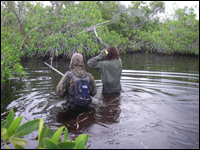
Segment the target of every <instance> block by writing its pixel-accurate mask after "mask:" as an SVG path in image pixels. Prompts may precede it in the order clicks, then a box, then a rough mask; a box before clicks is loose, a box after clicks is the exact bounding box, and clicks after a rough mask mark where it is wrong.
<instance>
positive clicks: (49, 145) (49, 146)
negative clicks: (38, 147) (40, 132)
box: [44, 138, 59, 149]
mask: <svg viewBox="0 0 200 150" xmlns="http://www.w3.org/2000/svg"><path fill="white" fill-rule="evenodd" d="M44 145H45V147H46V149H59V147H58V146H57V145H56V144H55V143H54V142H52V141H51V140H49V139H46V138H45V139H44Z"/></svg>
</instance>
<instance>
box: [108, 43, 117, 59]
mask: <svg viewBox="0 0 200 150" xmlns="http://www.w3.org/2000/svg"><path fill="white" fill-rule="evenodd" d="M106 49H107V51H108V55H107V56H106V59H107V60H111V59H119V58H120V55H119V51H118V49H117V48H116V47H115V46H108V47H107V48H106Z"/></svg>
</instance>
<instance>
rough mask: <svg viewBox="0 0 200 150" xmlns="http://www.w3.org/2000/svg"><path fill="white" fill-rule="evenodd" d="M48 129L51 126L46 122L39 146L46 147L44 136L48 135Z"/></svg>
mask: <svg viewBox="0 0 200 150" xmlns="http://www.w3.org/2000/svg"><path fill="white" fill-rule="evenodd" d="M48 131H49V127H48V125H47V124H46V125H45V126H44V128H43V129H42V131H41V134H40V139H38V148H44V138H46V137H47V134H48Z"/></svg>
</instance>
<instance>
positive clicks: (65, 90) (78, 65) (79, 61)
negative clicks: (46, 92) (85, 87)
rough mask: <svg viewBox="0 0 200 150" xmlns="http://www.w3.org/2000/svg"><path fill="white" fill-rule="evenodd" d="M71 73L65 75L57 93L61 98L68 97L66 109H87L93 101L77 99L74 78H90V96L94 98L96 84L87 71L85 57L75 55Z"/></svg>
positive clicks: (72, 59) (57, 88) (72, 60)
mask: <svg viewBox="0 0 200 150" xmlns="http://www.w3.org/2000/svg"><path fill="white" fill-rule="evenodd" d="M69 69H70V71H69V72H67V73H65V74H64V76H63V77H62V78H61V80H60V82H59V83H58V85H57V87H56V93H57V95H59V96H60V97H62V98H63V97H65V96H67V100H66V101H67V102H66V104H65V107H66V109H68V108H76V107H85V106H88V105H89V104H91V102H92V99H91V98H89V99H87V100H84V101H81V100H76V99H75V84H74V80H73V76H76V79H77V78H88V80H89V93H88V95H89V96H94V95H95V94H96V93H97V88H96V83H95V80H94V78H93V76H92V75H91V74H90V73H88V72H86V71H85V67H84V62H83V56H82V55H81V54H79V53H75V54H73V56H72V58H71V62H70V66H69Z"/></svg>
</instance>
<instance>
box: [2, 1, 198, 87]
mask: <svg viewBox="0 0 200 150" xmlns="http://www.w3.org/2000/svg"><path fill="white" fill-rule="evenodd" d="M194 9H195V8H188V7H185V8H183V9H181V8H179V9H175V10H174V12H173V14H172V16H166V17H165V18H164V19H162V20H161V19H160V18H159V17H158V14H159V13H164V12H165V3H164V2H162V1H152V2H150V3H149V5H145V3H144V2H142V1H133V2H132V3H131V5H130V6H129V7H128V8H126V7H125V6H124V5H122V4H121V3H119V2H118V1H80V2H78V1H76V3H75V2H74V1H51V6H46V7H44V6H43V4H42V3H40V2H36V3H34V2H31V1H1V83H2V84H3V83H5V81H6V80H7V79H8V78H11V77H13V76H18V77H20V76H22V75H25V72H24V70H23V67H22V66H21V65H20V59H21V58H32V57H34V58H41V57H50V56H51V57H53V58H54V57H57V56H63V57H67V58H70V57H71V56H72V54H73V53H75V52H79V53H82V54H83V55H84V57H91V56H94V55H95V54H97V53H99V52H100V50H101V49H102V46H101V45H100V44H99V43H98V41H97V40H96V37H95V34H94V32H93V30H90V31H88V32H82V31H84V29H86V28H88V27H91V26H94V25H97V24H99V23H102V22H105V21H108V20H110V21H108V22H106V23H104V24H102V25H101V26H99V27H98V28H96V31H97V34H98V36H99V37H101V39H102V41H103V42H104V43H106V44H107V45H115V46H117V47H118V48H119V50H120V52H127V51H145V52H159V53H163V54H173V53H182V54H193V55H199V20H197V19H196V14H195V13H194ZM85 31H86V30H85Z"/></svg>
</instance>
